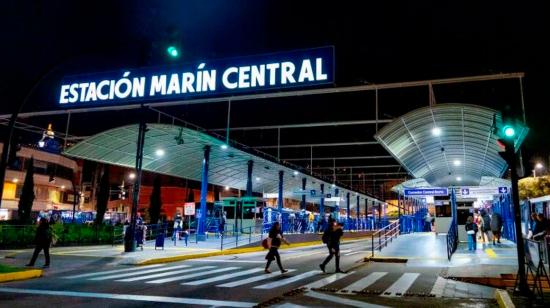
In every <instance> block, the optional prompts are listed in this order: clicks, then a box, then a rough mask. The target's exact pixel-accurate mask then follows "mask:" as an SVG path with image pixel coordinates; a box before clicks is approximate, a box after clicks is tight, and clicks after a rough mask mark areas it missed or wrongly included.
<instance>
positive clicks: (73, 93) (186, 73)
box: [57, 47, 334, 107]
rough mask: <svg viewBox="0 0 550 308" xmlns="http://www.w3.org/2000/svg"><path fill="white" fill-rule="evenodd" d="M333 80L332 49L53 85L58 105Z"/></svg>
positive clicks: (70, 79)
mask: <svg viewBox="0 0 550 308" xmlns="http://www.w3.org/2000/svg"><path fill="white" fill-rule="evenodd" d="M333 82H334V48H333V47H320V48H315V49H307V50H297V51H291V52H284V53H272V54H264V55H255V56H248V57H240V58H232V59H221V60H212V61H198V62H194V63H183V64H177V65H172V66H162V67H146V68H139V69H128V70H120V71H110V72H102V73H92V74H86V75H74V76H67V77H65V78H64V79H63V80H62V83H61V86H60V88H59V92H58V93H59V94H58V100H57V101H58V103H59V104H60V105H61V106H64V107H80V106H88V105H115V104H131V103H142V102H145V101H147V102H150V101H161V100H162V101H171V100H181V99H186V98H192V97H201V96H216V95H219V94H225V95H231V94H233V93H235V94H237V93H239V94H242V93H246V92H248V93H250V92H260V91H268V90H275V89H286V88H298V87H309V86H318V85H323V84H331V83H333Z"/></svg>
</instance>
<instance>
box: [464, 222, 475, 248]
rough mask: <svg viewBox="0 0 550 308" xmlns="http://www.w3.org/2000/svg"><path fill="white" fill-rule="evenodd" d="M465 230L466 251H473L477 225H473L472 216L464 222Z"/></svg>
mask: <svg viewBox="0 0 550 308" xmlns="http://www.w3.org/2000/svg"><path fill="white" fill-rule="evenodd" d="M464 228H465V229H466V234H468V250H473V251H475V250H476V249H477V247H476V246H477V245H476V233H477V230H478V229H477V225H476V224H475V223H474V218H473V217H472V216H468V219H467V220H466V226H464Z"/></svg>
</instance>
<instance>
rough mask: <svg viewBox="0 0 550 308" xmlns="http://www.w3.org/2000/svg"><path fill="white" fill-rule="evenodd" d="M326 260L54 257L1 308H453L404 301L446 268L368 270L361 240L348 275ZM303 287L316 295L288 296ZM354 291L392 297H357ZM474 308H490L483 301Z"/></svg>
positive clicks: (306, 253) (383, 266) (311, 256)
mask: <svg viewBox="0 0 550 308" xmlns="http://www.w3.org/2000/svg"><path fill="white" fill-rule="evenodd" d="M326 254H327V250H326V248H325V247H319V246H317V247H302V248H295V249H292V248H291V249H288V250H281V257H282V262H283V266H284V267H285V268H287V269H288V270H289V272H288V273H286V274H284V275H282V274H281V273H280V272H279V271H278V269H277V266H276V264H272V265H271V270H272V272H273V273H272V274H269V275H266V274H264V272H263V268H264V266H265V260H264V256H265V252H256V253H248V254H240V255H227V256H218V257H211V258H204V259H196V260H188V261H182V262H174V263H167V264H161V265H152V266H147V267H135V266H133V267H132V266H122V265H116V262H115V260H113V259H109V258H104V259H98V258H83V257H74V256H53V260H52V267H51V268H49V269H46V271H45V275H44V277H42V278H39V279H34V280H27V281H21V282H11V283H4V284H1V285H0V301H1V302H2V306H3V307H44V306H47V307H54V306H59V307H65V306H71V307H111V306H112V307H114V306H116V307H130V306H131V307H136V306H139V307H148V306H151V307H153V306H154V307H159V304H160V305H161V306H162V307H170V306H181V305H185V306H186V307H203V306H211V307H212V306H236V307H239V306H240V307H250V306H254V305H256V304H258V303H261V302H266V301H269V300H270V299H274V298H277V297H280V298H282V299H284V301H282V302H279V303H276V304H274V305H273V306H278V305H279V306H280V307H300V306H309V307H311V306H318V307H348V306H355V307H369V306H370V304H369V303H372V304H378V305H385V306H393V307H400V306H402V307H404V306H407V307H409V306H410V307H414V306H416V305H418V307H422V306H425V304H426V303H427V302H426V301H432V302H433V305H434V306H437V305H438V304H442V306H444V305H448V304H449V303H446V302H445V301H449V299H447V300H443V301H442V300H441V299H439V300H438V299H433V298H432V299H427V298H421V297H405V296H404V295H405V293H406V292H409V293H414V294H423V293H430V292H431V291H432V289H433V288H434V285H435V284H436V282H437V279H438V276H439V274H440V272H441V271H442V268H435V267H422V268H412V267H407V266H406V264H387V263H370V264H367V263H364V262H363V261H362V260H363V258H364V257H365V256H368V255H370V250H369V246H368V242H367V241H357V242H348V243H343V244H342V246H341V254H342V258H341V268H342V269H344V270H348V271H349V272H348V273H347V274H338V275H335V274H334V261H332V262H331V263H330V264H329V265H328V266H327V273H326V274H323V273H321V272H320V270H319V266H318V265H319V263H321V262H322V260H323V259H324V258H325V256H326ZM27 258H28V256H27V255H25V254H19V255H17V256H16V258H15V259H12V260H11V263H12V264H18V265H22V264H24V263H25V262H26V261H27ZM41 260H42V259H40V258H39V262H37V264H40V261H41ZM314 283H315V284H314ZM303 286H308V287H310V288H314V289H313V290H312V291H308V292H305V293H303V292H302V293H299V294H296V295H292V294H291V295H289V294H286V295H284V294H285V293H287V292H289V291H291V290H294V289H296V288H299V287H303ZM317 288H326V289H322V290H317ZM327 289H332V291H336V292H326V291H327ZM354 290H355V291H359V290H367V291H370V292H389V293H386V294H384V293H382V294H377V295H376V294H363V295H355V294H354V292H353V291H354ZM458 303H467V301H465V300H459V301H457V304H458ZM470 304H472V303H470ZM475 304H476V305H477V306H479V307H484V306H487V305H491V303H490V302H488V301H482V300H479V301H475ZM281 305H282V306H281ZM372 307H374V306H372Z"/></svg>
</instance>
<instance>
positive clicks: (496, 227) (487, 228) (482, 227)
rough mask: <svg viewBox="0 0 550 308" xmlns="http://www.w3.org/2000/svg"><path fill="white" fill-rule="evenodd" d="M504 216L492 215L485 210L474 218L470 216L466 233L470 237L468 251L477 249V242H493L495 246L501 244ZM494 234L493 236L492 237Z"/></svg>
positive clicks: (494, 213)
mask: <svg viewBox="0 0 550 308" xmlns="http://www.w3.org/2000/svg"><path fill="white" fill-rule="evenodd" d="M502 225H503V223H502V216H501V215H500V214H499V213H496V212H493V213H492V214H491V215H489V213H488V212H487V211H486V210H485V209H484V210H481V211H480V212H479V213H478V214H475V215H474V216H468V218H467V220H466V225H465V229H466V233H467V236H468V250H471V251H472V250H473V251H475V250H476V249H477V241H478V239H479V240H481V242H482V243H483V244H485V242H486V241H487V242H490V241H491V240H492V241H493V245H496V244H500V237H501V234H502ZM491 234H492V236H491Z"/></svg>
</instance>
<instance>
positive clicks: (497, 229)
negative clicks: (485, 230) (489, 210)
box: [491, 212, 502, 245]
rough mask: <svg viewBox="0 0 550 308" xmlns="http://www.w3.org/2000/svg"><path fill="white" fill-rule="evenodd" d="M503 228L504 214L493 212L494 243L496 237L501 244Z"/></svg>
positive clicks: (492, 229)
mask: <svg viewBox="0 0 550 308" xmlns="http://www.w3.org/2000/svg"><path fill="white" fill-rule="evenodd" d="M501 229H502V216H500V214H499V213H495V212H493V215H492V216H491V232H492V233H493V245H495V239H496V240H497V243H498V244H500V235H501Z"/></svg>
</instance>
